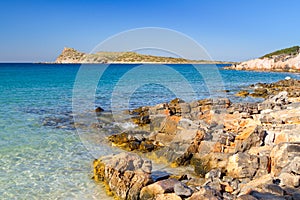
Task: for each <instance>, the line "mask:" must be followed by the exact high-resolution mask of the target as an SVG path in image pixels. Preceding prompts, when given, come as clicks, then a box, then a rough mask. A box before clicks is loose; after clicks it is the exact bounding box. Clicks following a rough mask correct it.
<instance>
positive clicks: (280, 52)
mask: <svg viewBox="0 0 300 200" xmlns="http://www.w3.org/2000/svg"><path fill="white" fill-rule="evenodd" d="M299 49H300V47H299V46H293V47H290V48H286V49H281V50H278V51H274V52H272V53H269V54H266V55H264V56H262V57H261V58H271V57H272V56H278V55H295V54H298V53H299Z"/></svg>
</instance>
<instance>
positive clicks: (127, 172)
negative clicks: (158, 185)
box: [93, 153, 152, 200]
mask: <svg viewBox="0 0 300 200" xmlns="http://www.w3.org/2000/svg"><path fill="white" fill-rule="evenodd" d="M93 166H94V179H95V181H103V182H104V183H105V184H107V185H108V187H109V188H110V190H111V191H112V193H113V194H114V195H116V196H117V197H119V198H121V199H125V200H126V199H138V198H139V195H140V191H141V189H142V188H143V187H144V186H146V185H148V184H150V183H151V182H152V179H151V170H152V163H151V161H148V160H144V159H142V158H141V157H139V156H138V155H136V154H133V153H121V154H118V155H115V156H106V157H102V158H100V159H98V160H95V161H94V164H93Z"/></svg>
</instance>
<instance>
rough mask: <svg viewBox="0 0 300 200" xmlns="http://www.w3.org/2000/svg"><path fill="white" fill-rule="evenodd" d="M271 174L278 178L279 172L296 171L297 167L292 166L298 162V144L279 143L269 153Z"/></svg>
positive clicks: (299, 147)
mask: <svg viewBox="0 0 300 200" xmlns="http://www.w3.org/2000/svg"><path fill="white" fill-rule="evenodd" d="M270 157H271V173H272V175H273V176H275V177H278V176H279V175H280V173H281V172H287V173H291V172H294V171H298V169H297V168H298V167H297V166H298V165H297V164H293V163H294V160H295V161H297V160H299V157H300V143H280V144H278V145H276V146H274V148H273V149H272V151H271V154H270Z"/></svg>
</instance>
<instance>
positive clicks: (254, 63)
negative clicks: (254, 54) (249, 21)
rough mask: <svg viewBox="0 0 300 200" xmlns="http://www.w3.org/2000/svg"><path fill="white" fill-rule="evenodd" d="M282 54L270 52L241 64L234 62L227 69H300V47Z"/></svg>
mask: <svg viewBox="0 0 300 200" xmlns="http://www.w3.org/2000/svg"><path fill="white" fill-rule="evenodd" d="M281 52H283V53H282V54H277V53H276V54H269V55H270V56H265V57H262V58H257V59H254V60H248V61H245V62H242V63H239V64H234V65H232V66H230V67H226V68H225V69H234V70H257V71H288V72H299V71H300V53H299V48H298V50H297V51H296V52H291V53H290V52H288V53H284V51H281Z"/></svg>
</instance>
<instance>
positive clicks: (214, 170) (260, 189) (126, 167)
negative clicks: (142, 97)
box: [93, 79, 300, 200]
mask: <svg viewBox="0 0 300 200" xmlns="http://www.w3.org/2000/svg"><path fill="white" fill-rule="evenodd" d="M250 87H255V88H260V89H261V90H264V92H263V93H259V92H258V91H256V92H254V93H256V95H255V96H258V97H263V98H265V100H264V101H262V102H260V103H232V102H230V100H229V99H227V98H223V99H202V100H198V101H194V102H184V101H183V100H181V99H178V98H176V99H174V100H172V101H170V102H167V103H162V104H158V105H156V106H152V107H148V106H145V107H140V108H137V109H135V110H130V111H128V114H130V116H131V119H129V120H132V122H134V123H135V124H137V127H136V128H134V129H133V130H130V131H123V132H120V133H118V134H114V135H111V136H109V137H108V138H107V140H108V141H110V142H111V144H112V145H113V146H115V147H117V148H121V149H123V150H124V152H123V153H121V154H117V155H111V156H105V157H102V158H99V159H96V160H95V161H94V162H93V166H94V177H93V178H94V180H95V181H100V182H103V183H104V184H105V185H106V186H107V190H108V193H109V194H110V195H114V196H115V197H116V198H117V199H126V200H129V199H136V200H138V199H141V200H146V199H147V200H148V199H156V200H163V199H170V200H181V199H187V200H199V199H216V200H218V199H228V200H231V199H239V200H256V199H277V200H284V199H291V200H298V199H300V99H299V98H300V81H299V80H295V79H287V80H282V81H279V82H276V83H272V84H257V85H253V86H250ZM291 88H292V89H291ZM97 112H98V113H99V115H101V112H103V110H102V109H98V110H97ZM157 162H158V163H166V164H168V166H170V167H176V168H179V167H183V169H184V170H183V171H181V172H177V173H162V174H160V175H157V174H159V173H157V171H155V170H153V169H152V165H153V163H157Z"/></svg>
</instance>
